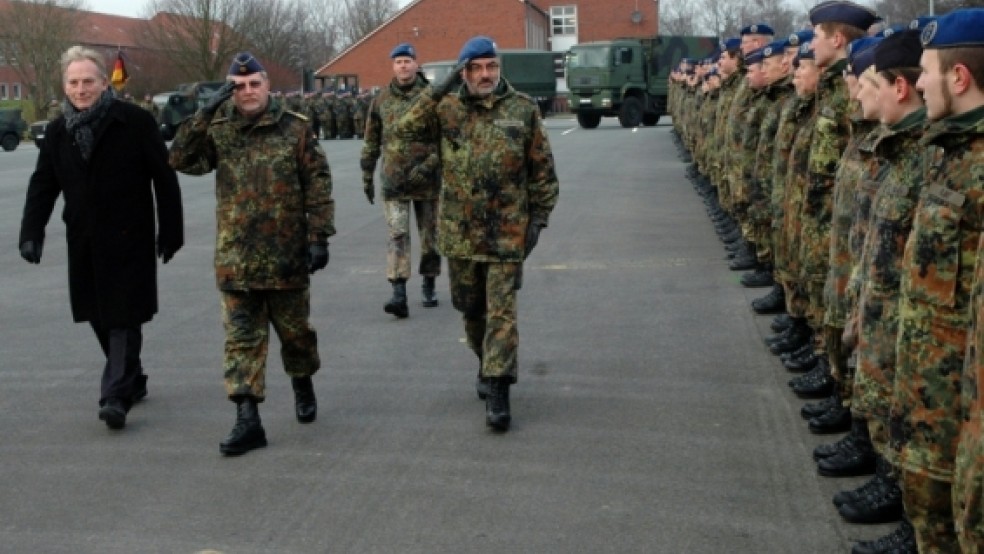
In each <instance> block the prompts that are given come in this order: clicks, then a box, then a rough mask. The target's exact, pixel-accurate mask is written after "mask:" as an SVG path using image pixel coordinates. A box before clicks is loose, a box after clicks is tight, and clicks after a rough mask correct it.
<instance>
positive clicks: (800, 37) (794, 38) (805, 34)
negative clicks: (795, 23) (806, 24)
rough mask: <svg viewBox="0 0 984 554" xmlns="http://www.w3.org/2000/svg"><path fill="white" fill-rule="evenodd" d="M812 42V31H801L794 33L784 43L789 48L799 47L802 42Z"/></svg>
mask: <svg viewBox="0 0 984 554" xmlns="http://www.w3.org/2000/svg"><path fill="white" fill-rule="evenodd" d="M811 40H813V29H803V30H802V31H796V32H795V33H793V34H791V35H789V38H788V39H786V42H787V43H788V44H789V46H799V45H800V44H803V43H804V42H810V41H811Z"/></svg>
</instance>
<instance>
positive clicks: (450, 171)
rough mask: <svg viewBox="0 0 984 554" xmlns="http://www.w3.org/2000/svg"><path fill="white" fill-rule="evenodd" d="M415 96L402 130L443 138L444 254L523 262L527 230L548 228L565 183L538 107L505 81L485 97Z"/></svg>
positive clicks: (440, 224) (462, 94)
mask: <svg viewBox="0 0 984 554" xmlns="http://www.w3.org/2000/svg"><path fill="white" fill-rule="evenodd" d="M429 92H430V91H429V89H425V90H424V92H422V93H420V94H418V95H417V97H416V99H415V100H414V102H413V104H411V106H410V109H409V110H408V111H407V113H406V114H404V116H403V117H402V118H400V120H399V122H398V124H397V128H398V132H399V133H400V134H401V135H406V136H407V138H409V139H417V140H419V139H420V137H426V136H427V134H428V133H429V132H430V130H431V129H433V128H435V127H436V128H439V129H440V133H441V164H442V185H441V195H440V204H439V211H440V220H439V222H438V248H439V249H440V251H441V253H442V254H443V255H444V256H446V257H448V258H460V259H471V260H476V261H509V262H520V261H522V260H523V258H524V253H525V252H524V250H525V241H526V228H527V227H528V226H529V225H530V223H531V222H536V223H538V224H540V225H543V226H546V225H547V223H548V220H549V217H550V212H551V211H553V208H554V205H555V204H556V203H557V194H558V192H559V184H558V182H557V174H556V172H555V170H554V159H553V153H552V152H551V150H550V141H549V140H548V139H547V132H546V129H545V128H544V126H543V120H542V119H541V117H540V110H539V109H538V108H537V105H536V102H534V101H533V99H531V98H530V97H529V96H527V95H525V94H522V93H519V92H516V91H515V89H513V88H512V86H511V85H510V84H509V83H508V82H507V81H506V79H504V78H503V79H502V80H501V81H500V83H499V86H498V87H497V88H496V90H495V91H493V93H492V94H491V95H490V96H489V97H487V98H477V97H474V96H471V95H469V94H468V91H467V89H466V88H465V87H464V85H462V87H461V88H460V89H459V93H458V94H457V95H455V94H449V95H447V96H445V97H444V98H442V99H441V101H440V102H436V101H435V100H434V99H433V98H431V95H430V93H429Z"/></svg>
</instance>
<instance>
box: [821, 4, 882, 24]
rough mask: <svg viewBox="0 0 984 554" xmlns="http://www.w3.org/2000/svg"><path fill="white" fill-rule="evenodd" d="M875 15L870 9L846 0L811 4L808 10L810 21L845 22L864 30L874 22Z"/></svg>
mask: <svg viewBox="0 0 984 554" xmlns="http://www.w3.org/2000/svg"><path fill="white" fill-rule="evenodd" d="M876 18H877V16H876V15H875V12H873V11H871V10H870V9H868V8H866V7H864V6H860V5H858V4H855V3H854V2H848V1H846V0H829V1H827V2H822V3H820V4H817V5H816V6H813V9H811V10H810V23H812V24H813V25H819V24H821V23H845V24H847V25H850V26H852V27H857V28H858V29H861V30H866V29H867V28H868V27H871V25H872V24H873V23H874V22H875V19H876Z"/></svg>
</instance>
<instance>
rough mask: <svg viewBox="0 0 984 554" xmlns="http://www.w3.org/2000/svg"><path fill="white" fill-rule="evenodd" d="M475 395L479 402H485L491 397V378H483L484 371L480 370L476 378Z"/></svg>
mask: <svg viewBox="0 0 984 554" xmlns="http://www.w3.org/2000/svg"><path fill="white" fill-rule="evenodd" d="M475 394H477V395H478V399H479V400H485V399H486V398H487V397H488V396H489V378H488V377H482V370H481V369H479V370H478V377H476V378H475Z"/></svg>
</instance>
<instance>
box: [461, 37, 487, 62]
mask: <svg viewBox="0 0 984 554" xmlns="http://www.w3.org/2000/svg"><path fill="white" fill-rule="evenodd" d="M495 56H496V53H495V42H493V41H492V39H490V38H489V37H485V36H481V35H479V36H477V37H472V38H470V39H468V42H466V43H465V45H464V46H462V47H461V52H459V53H458V63H461V62H467V61H471V60H474V59H476V58H494V57H495Z"/></svg>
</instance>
